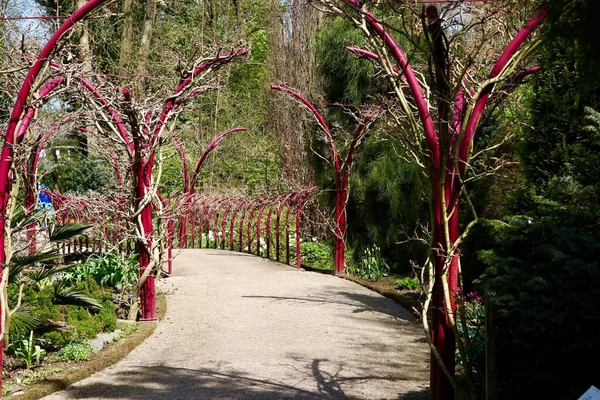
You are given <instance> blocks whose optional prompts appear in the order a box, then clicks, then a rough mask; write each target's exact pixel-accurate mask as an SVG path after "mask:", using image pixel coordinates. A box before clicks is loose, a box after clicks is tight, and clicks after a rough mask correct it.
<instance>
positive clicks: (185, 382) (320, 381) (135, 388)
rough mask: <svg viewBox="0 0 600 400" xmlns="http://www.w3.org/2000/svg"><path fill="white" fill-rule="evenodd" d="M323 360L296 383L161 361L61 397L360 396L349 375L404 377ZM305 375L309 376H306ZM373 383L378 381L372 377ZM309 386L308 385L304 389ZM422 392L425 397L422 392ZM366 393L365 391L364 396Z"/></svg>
mask: <svg viewBox="0 0 600 400" xmlns="http://www.w3.org/2000/svg"><path fill="white" fill-rule="evenodd" d="M324 361H327V360H322V359H315V360H312V362H310V367H309V368H308V369H307V370H306V371H304V372H302V371H298V375H299V376H298V378H297V381H298V384H296V385H294V384H288V383H284V382H279V381H277V380H274V379H266V378H261V377H256V376H251V375H249V374H246V373H244V372H243V371H235V370H232V371H223V370H222V369H210V368H199V369H188V368H176V367H170V366H166V365H151V366H145V367H132V368H127V369H125V370H124V371H120V372H119V373H118V374H116V373H111V372H107V373H105V374H104V376H102V375H101V376H100V377H102V378H103V379H102V381H99V380H98V377H96V379H94V378H93V377H92V379H91V380H88V381H87V382H88V383H86V381H83V382H80V383H79V384H77V385H75V386H71V387H69V388H68V389H66V391H65V392H66V395H65V396H64V397H62V398H73V399H85V398H95V399H148V400H154V399H161V400H163V399H181V400H183V399H244V400H254V399H257V400H258V399H263V400H269V399H297V400H304V399H360V398H362V397H356V396H352V395H348V394H346V393H345V392H344V390H343V384H344V383H347V382H349V381H352V380H360V381H369V380H377V381H379V380H381V379H385V380H403V379H402V378H393V377H383V378H382V377H380V376H356V377H347V376H346V377H342V376H340V374H341V372H342V371H343V366H342V365H339V366H338V369H337V370H336V371H335V372H334V373H330V372H327V371H325V370H323V369H322V368H321V364H322V363H323V362H324ZM307 379H308V380H309V381H308V382H307V381H306V380H307ZM374 384H377V382H374ZM307 388H311V389H307ZM423 396H425V397H423ZM426 396H427V391H423V392H410V393H407V394H405V395H401V396H399V397H398V399H407V400H420V399H426ZM366 398H368V397H366Z"/></svg>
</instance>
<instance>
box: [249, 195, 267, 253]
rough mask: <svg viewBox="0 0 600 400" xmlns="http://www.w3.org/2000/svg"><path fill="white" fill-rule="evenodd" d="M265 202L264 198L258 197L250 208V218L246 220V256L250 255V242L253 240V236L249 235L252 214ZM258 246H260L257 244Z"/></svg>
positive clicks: (252, 219) (252, 218)
mask: <svg viewBox="0 0 600 400" xmlns="http://www.w3.org/2000/svg"><path fill="white" fill-rule="evenodd" d="M264 201H265V197H259V198H257V201H256V204H255V205H254V206H253V207H252V210H251V211H250V218H249V220H248V238H247V239H248V248H247V249H246V250H247V252H248V254H251V253H252V248H251V246H252V241H253V239H254V235H252V233H251V228H252V223H253V222H254V213H255V212H256V211H257V210H258V208H259V207H260V205H261V204H262V202H264ZM259 246H260V244H259Z"/></svg>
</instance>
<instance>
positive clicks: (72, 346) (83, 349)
mask: <svg viewBox="0 0 600 400" xmlns="http://www.w3.org/2000/svg"><path fill="white" fill-rule="evenodd" d="M93 353H94V348H93V347H92V345H91V343H90V341H89V340H81V341H75V342H70V343H67V344H66V345H65V347H63V348H62V349H60V350H59V351H58V354H57V355H58V359H59V360H60V361H85V360H88V359H89V358H90V357H91V356H92V354H93Z"/></svg>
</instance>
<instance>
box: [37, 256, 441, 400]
mask: <svg viewBox="0 0 600 400" xmlns="http://www.w3.org/2000/svg"><path fill="white" fill-rule="evenodd" d="M162 290H163V291H164V292H165V293H166V294H167V302H168V307H167V313H166V315H165V317H164V319H163V320H162V321H161V322H160V324H159V325H158V327H157V328H156V331H155V332H154V334H153V335H152V336H151V337H150V338H148V339H147V340H146V341H145V342H144V343H143V344H141V345H140V346H138V347H137V348H136V349H135V350H134V351H132V352H131V353H130V354H129V355H128V356H127V357H126V358H124V359H123V360H122V361H121V362H119V363H117V364H115V365H113V366H112V367H109V368H107V369H105V370H103V371H101V372H99V373H97V374H94V375H92V376H91V377H89V378H87V379H84V380H82V381H80V382H78V383H77V384H75V385H73V386H71V387H70V388H68V389H67V390H65V391H62V392H58V393H55V394H54V395H51V396H48V397H46V398H45V399H48V400H56V399H161V400H163V399H346V398H350V399H415V400H416V399H427V390H428V389H427V388H428V375H429V374H428V360H429V351H428V347H427V344H426V343H425V339H424V335H423V333H422V327H421V325H420V324H418V323H416V322H415V321H414V320H413V317H412V315H411V313H409V312H408V311H406V310H405V309H403V308H401V307H400V306H398V305H397V304H395V303H394V302H392V301H391V300H389V299H386V298H384V297H382V296H380V295H379V294H377V293H374V292H371V291H369V290H368V289H365V288H363V287H362V286H359V285H357V284H355V283H352V282H349V281H347V280H344V279H340V278H337V277H334V276H331V275H322V274H317V273H313V272H304V271H297V270H295V269H294V268H291V267H289V266H287V265H283V264H279V263H275V262H272V261H268V260H264V259H261V258H258V257H255V256H250V255H248V254H243V253H232V252H223V251H219V250H206V249H204V250H184V251H181V253H180V254H179V256H178V257H177V258H176V261H175V264H174V276H172V277H170V278H169V279H167V280H166V281H165V282H164V283H163V284H162Z"/></svg>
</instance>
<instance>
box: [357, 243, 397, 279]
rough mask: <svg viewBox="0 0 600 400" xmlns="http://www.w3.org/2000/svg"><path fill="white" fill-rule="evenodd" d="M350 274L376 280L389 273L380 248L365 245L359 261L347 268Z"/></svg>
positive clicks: (388, 267)
mask: <svg viewBox="0 0 600 400" xmlns="http://www.w3.org/2000/svg"><path fill="white" fill-rule="evenodd" d="M349 270H350V273H351V274H352V275H357V276H359V277H361V278H363V279H369V280H373V281H378V280H380V279H381V278H383V277H384V276H388V275H389V273H390V266H389V265H388V263H387V262H386V260H385V258H383V257H382V256H381V250H380V249H379V247H377V246H376V245H373V246H370V247H367V248H366V250H365V252H364V253H363V256H361V258H360V261H359V262H357V263H354V264H352V265H351V266H350V268H349Z"/></svg>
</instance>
